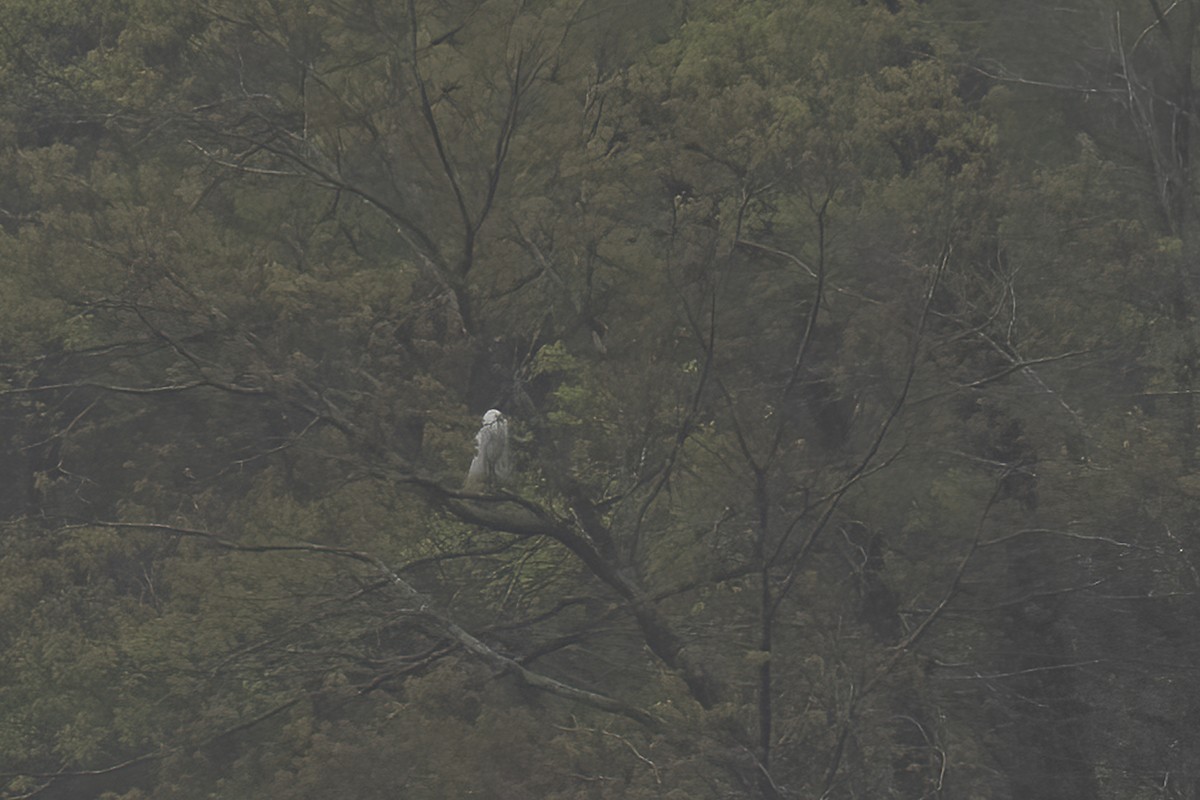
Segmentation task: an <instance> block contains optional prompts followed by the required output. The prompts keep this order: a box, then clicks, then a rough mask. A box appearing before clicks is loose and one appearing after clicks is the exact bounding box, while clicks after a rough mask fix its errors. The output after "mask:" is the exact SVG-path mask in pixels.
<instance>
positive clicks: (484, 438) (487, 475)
mask: <svg viewBox="0 0 1200 800" xmlns="http://www.w3.org/2000/svg"><path fill="white" fill-rule="evenodd" d="M511 476H512V463H511V462H510V461H509V458H508V420H506V419H505V418H504V415H503V414H501V413H500V412H499V411H497V410H496V409H494V408H493V409H489V410H488V411H487V413H485V414H484V415H483V427H482V428H480V429H479V433H477V434H475V458H474V459H472V460H471V468H470V469H469V470H468V471H467V483H466V489H467V491H471V492H483V491H487V490H489V489H495V488H497V487H499V486H500V485H502V484H504V483H506V482H507V481H508V479H509V477H511Z"/></svg>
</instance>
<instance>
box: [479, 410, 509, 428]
mask: <svg viewBox="0 0 1200 800" xmlns="http://www.w3.org/2000/svg"><path fill="white" fill-rule="evenodd" d="M502 419H504V415H503V414H501V413H500V412H499V411H497V410H496V409H494V408H490V409H488V410H487V411H485V412H484V414H483V424H484V425H491V424H492V423H494V422H499V421H500V420H502Z"/></svg>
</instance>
